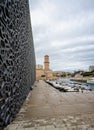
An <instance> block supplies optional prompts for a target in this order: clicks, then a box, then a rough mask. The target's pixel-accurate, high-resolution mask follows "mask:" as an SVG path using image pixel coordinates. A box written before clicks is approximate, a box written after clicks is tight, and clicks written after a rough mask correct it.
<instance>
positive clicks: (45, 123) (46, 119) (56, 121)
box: [5, 81, 94, 130]
mask: <svg viewBox="0 0 94 130" xmlns="http://www.w3.org/2000/svg"><path fill="white" fill-rule="evenodd" d="M35 86H36V87H34V89H33V91H31V92H30V93H29V95H28V97H27V99H26V101H25V102H24V104H23V106H22V108H21V110H20V112H19V114H18V115H17V117H16V119H15V120H14V121H13V122H12V123H11V124H10V125H9V126H8V127H7V128H6V129H5V130H94V92H85V93H81V92H78V93H73V92H72V93H71V92H70V93H61V92H59V91H58V90H56V89H54V88H53V87H51V86H50V85H48V84H46V83H45V82H44V81H39V82H36V83H35Z"/></svg>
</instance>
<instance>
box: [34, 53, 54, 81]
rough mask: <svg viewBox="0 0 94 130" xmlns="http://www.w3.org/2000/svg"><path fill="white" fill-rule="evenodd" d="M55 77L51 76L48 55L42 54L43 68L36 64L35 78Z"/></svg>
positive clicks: (47, 78)
mask: <svg viewBox="0 0 94 130" xmlns="http://www.w3.org/2000/svg"><path fill="white" fill-rule="evenodd" d="M51 79H56V77H55V76H53V71H52V70H51V69H50V62H49V56H48V55H45V56H44V69H43V66H42V65H36V80H51Z"/></svg>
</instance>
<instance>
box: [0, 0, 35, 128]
mask: <svg viewBox="0 0 94 130" xmlns="http://www.w3.org/2000/svg"><path fill="white" fill-rule="evenodd" d="M34 81H35V55H34V46H33V38H32V31H31V25H30V13H29V4H28V0H0V129H1V128H2V127H4V126H6V125H8V124H9V123H10V122H11V121H12V120H13V118H14V117H15V115H16V113H17V112H18V111H19V109H20V107H21V105H22V103H23V101H24V100H25V98H26V96H27V95H28V93H29V91H30V88H31V87H32V85H33V83H34Z"/></svg>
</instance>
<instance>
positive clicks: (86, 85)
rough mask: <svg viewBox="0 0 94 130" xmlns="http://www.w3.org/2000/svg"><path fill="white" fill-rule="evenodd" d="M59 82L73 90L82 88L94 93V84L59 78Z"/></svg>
mask: <svg viewBox="0 0 94 130" xmlns="http://www.w3.org/2000/svg"><path fill="white" fill-rule="evenodd" d="M58 81H59V82H61V83H62V84H63V85H67V86H70V87H72V88H73V87H81V88H86V89H90V90H92V91H94V84H89V83H83V82H77V81H72V80H71V79H70V78H59V79H58Z"/></svg>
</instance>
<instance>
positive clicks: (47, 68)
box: [44, 55, 50, 71]
mask: <svg viewBox="0 0 94 130" xmlns="http://www.w3.org/2000/svg"><path fill="white" fill-rule="evenodd" d="M49 70H50V69H49V56H48V55H45V56H44V71H49Z"/></svg>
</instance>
